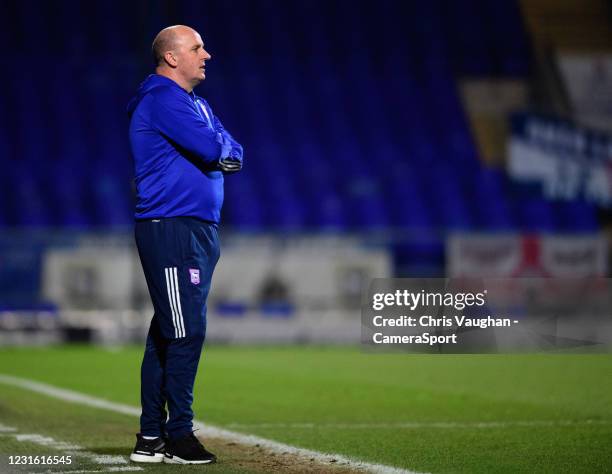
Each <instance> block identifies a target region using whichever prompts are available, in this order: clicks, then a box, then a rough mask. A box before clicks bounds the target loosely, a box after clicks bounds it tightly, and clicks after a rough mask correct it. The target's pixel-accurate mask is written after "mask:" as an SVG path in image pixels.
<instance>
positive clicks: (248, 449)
mask: <svg viewBox="0 0 612 474" xmlns="http://www.w3.org/2000/svg"><path fill="white" fill-rule="evenodd" d="M202 442H205V443H206V447H207V448H210V450H211V451H212V452H213V453H215V454H217V456H218V458H219V464H221V465H222V464H226V465H228V466H230V465H231V466H232V467H234V468H239V469H244V470H245V471H249V472H290V473H302V472H303V473H323V474H326V473H333V474H349V473H351V474H353V473H356V472H363V471H357V470H356V469H352V468H349V467H348V466H347V465H346V464H345V463H343V462H341V461H335V462H329V463H323V462H320V461H317V460H315V459H314V458H304V457H302V456H296V455H295V454H292V453H276V452H271V451H270V450H268V449H266V448H263V447H262V446H260V445H258V444H239V443H234V442H229V441H227V440H226V439H221V438H206V439H202Z"/></svg>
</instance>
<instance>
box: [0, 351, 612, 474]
mask: <svg viewBox="0 0 612 474" xmlns="http://www.w3.org/2000/svg"><path fill="white" fill-rule="evenodd" d="M141 353H142V349H141V348H140V347H128V348H122V349H117V350H105V349H102V348H94V347H85V346H73V347H56V348H40V349H36V348H16V349H6V348H5V349H0V374H9V375H15V376H19V377H24V378H29V379H34V380H36V381H40V382H45V383H48V384H52V385H55V386H59V387H62V388H68V389H72V390H76V391H79V392H83V393H86V394H89V395H93V396H96V397H101V398H105V399H108V400H111V401H115V402H120V403H125V404H129V405H135V406H138V405H139V400H140V399H139V368H140V360H141ZM194 411H195V415H196V418H197V419H199V420H202V421H204V422H208V423H211V424H214V425H217V426H221V427H226V428H228V429H232V430H234V431H240V432H243V433H250V434H256V435H258V436H262V437H265V438H269V439H273V440H277V441H281V442H283V443H287V444H291V445H294V446H298V447H304V448H308V449H313V450H317V451H325V452H332V453H337V454H342V455H345V456H348V457H351V458H355V459H360V460H363V461H368V462H371V463H380V464H385V465H391V466H397V467H402V468H406V469H410V470H414V471H419V472H431V473H458V472H465V473H495V472H506V473H517V472H526V473H545V472H546V473H549V472H550V473H553V472H554V473H557V472H572V473H577V472H585V473H587V472H588V473H591V472H612V443H611V440H612V356H611V355H609V354H602V355H597V354H584V355H578V354H538V355H414V354H368V353H365V352H362V351H360V350H359V349H358V348H321V347H246V348H245V347H216V346H210V347H207V348H206V349H205V351H204V355H203V358H202V361H201V364H200V370H199V373H198V379H197V381H196V388H195V401H194ZM137 422H138V419H137V418H135V417H130V416H127V415H121V414H116V413H112V412H108V411H102V410H98V409H94V408H89V407H85V406H81V405H74V404H70V403H67V402H62V401H59V400H56V399H52V398H49V397H46V396H44V395H41V394H37V393H33V392H28V391H27V390H24V389H20V388H16V387H10V386H8V385H4V384H1V383H0V424H4V425H8V426H15V427H17V428H19V430H20V431H23V432H36V433H40V434H41V435H47V436H52V437H55V438H57V439H61V440H63V441H69V442H78V443H79V444H82V445H84V446H86V447H87V449H89V450H92V451H95V452H97V453H106V454H123V455H128V454H129V452H130V450H131V448H132V444H133V440H134V433H135V432H136V431H137V430H138V424H137ZM479 423H480V424H479ZM48 452H49V450H48V449H46V448H44V447H41V446H35V445H31V446H30V445H28V444H27V443H23V442H17V441H15V440H14V439H13V440H12V441H11V438H9V437H6V436H5V437H0V463H3V464H4V465H0V472H7V471H8V468H7V466H6V463H7V459H8V455H11V454H13V455H16V454H31V455H34V454H45V453H48ZM53 454H57V453H56V452H54V453H53ZM219 454H221V461H222V462H221V463H220V464H218V465H217V466H214V467H212V469H210V468H209V470H210V472H248V469H241V468H240V467H239V464H236V463H235V462H233V461H235V459H232V457H231V455H230V456H229V458H227V457H226V458H225V459H224V458H223V456H222V455H223V453H222V452H221V453H219ZM224 461H226V462H224ZM85 467H87V466H85ZM79 468H80V469H83V466H81V465H79ZM170 468H172V470H173V472H174V471H176V470H177V467H175V466H157V467H154V468H148V469H147V470H156V471H162V470H167V471H168V472H169V469H170ZM54 469H55V468H54ZM178 469H179V470H182V469H189V467H184V468H178ZM30 471H33V469H30Z"/></svg>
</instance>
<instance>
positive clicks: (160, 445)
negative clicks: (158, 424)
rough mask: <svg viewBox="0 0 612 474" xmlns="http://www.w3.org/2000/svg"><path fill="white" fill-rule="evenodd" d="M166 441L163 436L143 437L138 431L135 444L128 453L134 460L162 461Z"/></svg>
mask: <svg viewBox="0 0 612 474" xmlns="http://www.w3.org/2000/svg"><path fill="white" fill-rule="evenodd" d="M165 446H166V443H165V442H164V440H163V438H155V439H144V438H143V437H142V435H141V434H140V433H138V434H137V435H136V446H135V447H134V451H132V454H130V460H131V461H134V462H162V461H163V460H164V448H165Z"/></svg>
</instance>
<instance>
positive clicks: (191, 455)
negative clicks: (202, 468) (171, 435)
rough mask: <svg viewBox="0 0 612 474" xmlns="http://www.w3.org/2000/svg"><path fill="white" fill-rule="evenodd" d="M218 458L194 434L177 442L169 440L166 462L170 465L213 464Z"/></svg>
mask: <svg viewBox="0 0 612 474" xmlns="http://www.w3.org/2000/svg"><path fill="white" fill-rule="evenodd" d="M216 461H217V456H215V455H214V454H213V453H211V452H209V451H207V450H206V448H205V447H204V446H202V443H200V440H199V439H198V438H196V437H195V435H194V434H193V433H189V434H188V435H187V436H183V437H182V438H179V439H176V440H168V443H167V444H166V455H165V456H164V462H167V463H170V464H212V463H214V462H216Z"/></svg>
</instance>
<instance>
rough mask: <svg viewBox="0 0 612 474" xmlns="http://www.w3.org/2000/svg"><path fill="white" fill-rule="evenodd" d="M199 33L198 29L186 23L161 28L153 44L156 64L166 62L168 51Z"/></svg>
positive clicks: (173, 49) (152, 48) (152, 49)
mask: <svg viewBox="0 0 612 474" xmlns="http://www.w3.org/2000/svg"><path fill="white" fill-rule="evenodd" d="M197 34H198V32H197V31H196V30H194V29H193V28H189V27H188V26H185V25H174V26H169V27H167V28H164V29H163V30H161V31H160V32H159V33H157V36H156V37H155V39H154V40H153V45H152V46H151V51H152V53H153V60H154V61H155V64H156V65H157V66H159V65H160V64H162V63H163V62H164V55H165V54H166V53H167V52H168V51H175V50H176V49H178V48H179V47H180V46H181V44H182V43H184V42H185V40H186V39H189V38H192V37H193V36H194V35H197Z"/></svg>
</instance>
